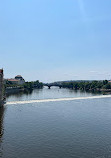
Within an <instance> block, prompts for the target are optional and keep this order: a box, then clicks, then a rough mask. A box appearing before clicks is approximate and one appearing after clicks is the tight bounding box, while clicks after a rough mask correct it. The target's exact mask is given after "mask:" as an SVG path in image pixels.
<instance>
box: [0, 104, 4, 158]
mask: <svg viewBox="0 0 111 158" xmlns="http://www.w3.org/2000/svg"><path fill="white" fill-rule="evenodd" d="M4 112H5V107H4V106H2V107H0V157H1V156H2V151H3V148H2V141H3V133H4V127H3V122H4Z"/></svg>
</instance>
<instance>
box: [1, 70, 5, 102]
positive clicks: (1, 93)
mask: <svg viewBox="0 0 111 158" xmlns="http://www.w3.org/2000/svg"><path fill="white" fill-rule="evenodd" d="M3 85H4V84H3V69H0V105H1V104H2V103H3V93H4V92H3V89H4V88H3Z"/></svg>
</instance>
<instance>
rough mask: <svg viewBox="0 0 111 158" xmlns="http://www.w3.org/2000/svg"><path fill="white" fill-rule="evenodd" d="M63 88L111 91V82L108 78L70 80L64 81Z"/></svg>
mask: <svg viewBox="0 0 111 158" xmlns="http://www.w3.org/2000/svg"><path fill="white" fill-rule="evenodd" d="M61 86H62V87H63V88H71V89H75V90H86V91H111V83H110V82H109V81H108V80H103V81H70V82H63V83H62V85H61Z"/></svg>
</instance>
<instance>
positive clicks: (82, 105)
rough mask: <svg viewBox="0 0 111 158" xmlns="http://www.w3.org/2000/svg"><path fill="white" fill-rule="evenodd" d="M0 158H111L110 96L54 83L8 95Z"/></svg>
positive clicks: (1, 119)
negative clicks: (76, 89)
mask: <svg viewBox="0 0 111 158" xmlns="http://www.w3.org/2000/svg"><path fill="white" fill-rule="evenodd" d="M96 96H99V97H98V98H96ZM65 98H67V100H65ZM68 98H76V99H75V100H74V99H73V100H70V99H69V100H68ZM84 98H86V99H84ZM89 98H90V99H89ZM57 99H59V100H58V101H57ZM38 100H39V101H41V102H39V101H38ZM47 100H48V101H47ZM21 101H22V102H21ZM30 101H35V102H30ZM15 102H16V104H15ZM0 157H1V158H111V97H110V96H109V98H108V97H103V95H101V94H94V93H88V92H81V91H74V90H69V89H59V88H55V87H51V89H48V88H44V89H40V90H38V89H35V90H33V91H31V92H25V93H18V94H12V95H9V96H7V104H6V105H4V107H3V108H1V109H0Z"/></svg>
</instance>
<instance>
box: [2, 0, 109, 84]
mask: <svg viewBox="0 0 111 158" xmlns="http://www.w3.org/2000/svg"><path fill="white" fill-rule="evenodd" d="M110 42H111V1H110V0H90V1H89V0H19V1H15V0H10V1H9V0H4V1H0V68H2V67H3V68H4V73H5V78H12V77H15V76H16V75H19V74H20V75H22V76H23V77H24V78H25V80H29V81H32V80H37V79H39V80H40V81H43V82H53V81H60V80H78V79H79V80H80V79H87V80H93V79H111V62H110V60H111V44H110Z"/></svg>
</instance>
